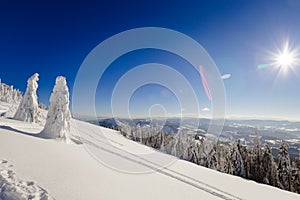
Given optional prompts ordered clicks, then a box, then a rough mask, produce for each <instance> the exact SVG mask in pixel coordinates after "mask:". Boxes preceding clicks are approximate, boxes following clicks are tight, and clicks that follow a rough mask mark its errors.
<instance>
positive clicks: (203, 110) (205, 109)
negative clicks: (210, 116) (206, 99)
mask: <svg viewBox="0 0 300 200" xmlns="http://www.w3.org/2000/svg"><path fill="white" fill-rule="evenodd" d="M201 111H202V112H208V111H210V109H209V108H207V107H205V108H202V110H201Z"/></svg>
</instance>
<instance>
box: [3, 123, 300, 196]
mask: <svg viewBox="0 0 300 200" xmlns="http://www.w3.org/2000/svg"><path fill="white" fill-rule="evenodd" d="M42 129H43V127H42V126H40V125H37V124H28V123H25V122H21V121H16V120H12V119H6V118H0V160H5V161H8V163H10V164H12V165H13V168H11V169H10V170H13V173H14V174H16V176H17V177H18V178H20V180H26V181H27V182H28V181H29V182H30V181H34V183H35V184H36V187H37V188H40V191H43V190H42V188H43V189H45V190H46V191H47V192H48V193H49V196H51V197H53V198H55V199H63V200H64V199H131V200H132V199H172V200H173V199H265V198H267V199H299V198H300V196H299V195H298V194H294V193H291V192H287V191H283V190H280V189H278V188H274V187H270V186H267V185H262V184H257V183H255V182H253V181H248V180H245V179H242V178H239V177H235V176H231V175H227V174H223V173H219V172H217V171H214V170H210V169H207V168H204V167H201V166H197V165H195V164H192V163H189V162H186V161H182V160H178V159H176V158H174V157H172V156H169V155H166V154H163V153H160V152H157V151H155V150H153V149H151V148H148V147H146V146H143V145H140V144H138V143H136V142H133V141H131V140H128V139H126V138H124V137H123V136H122V135H120V134H119V133H118V132H116V131H113V130H109V129H105V128H103V127H99V126H96V125H92V124H89V123H86V122H82V121H77V120H72V122H71V132H72V133H73V134H78V133H80V137H81V140H82V141H83V142H84V143H86V144H89V151H87V149H86V146H85V145H75V144H66V143H63V142H59V141H56V140H49V139H48V140H47V139H43V138H38V137H35V135H36V134H37V133H39V132H40V131H41V130H42ZM106 138H108V139H106ZM91 147H93V148H92V149H91ZM91 152H93V153H94V155H98V156H97V158H98V160H97V159H95V156H91V154H90V153H91ZM99 158H101V159H99ZM166 161H167V163H168V164H166ZM132 169H135V170H136V172H148V173H133V171H132ZM122 170H123V172H122ZM128 172H129V173H128ZM0 193H1V190H0Z"/></svg>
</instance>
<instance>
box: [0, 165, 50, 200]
mask: <svg viewBox="0 0 300 200" xmlns="http://www.w3.org/2000/svg"><path fill="white" fill-rule="evenodd" d="M0 188H1V191H0V199H5V200H10V199H11V200H14V199H24V200H25V199H31V200H39V199H43V200H51V199H53V198H52V197H51V196H50V195H49V194H48V193H47V191H46V190H44V189H43V188H41V187H40V186H38V185H37V184H36V183H35V182H34V181H24V180H20V179H19V178H18V177H17V176H16V173H15V172H14V170H13V165H11V164H10V163H9V162H8V161H7V160H0Z"/></svg>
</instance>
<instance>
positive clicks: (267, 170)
mask: <svg viewBox="0 0 300 200" xmlns="http://www.w3.org/2000/svg"><path fill="white" fill-rule="evenodd" d="M262 169H263V172H262V174H263V182H264V183H266V184H269V185H272V186H277V185H278V173H277V166H276V163H275V162H274V158H273V155H272V151H271V148H270V146H269V145H268V144H265V148H264V151H263V155H262Z"/></svg>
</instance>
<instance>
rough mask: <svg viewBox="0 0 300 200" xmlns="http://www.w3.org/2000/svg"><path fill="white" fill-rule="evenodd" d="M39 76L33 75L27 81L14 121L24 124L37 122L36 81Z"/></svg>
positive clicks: (38, 114)
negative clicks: (23, 122) (24, 122)
mask: <svg viewBox="0 0 300 200" xmlns="http://www.w3.org/2000/svg"><path fill="white" fill-rule="evenodd" d="M38 80H39V74H38V73H35V74H33V75H32V76H31V77H30V78H29V79H28V81H27V88H26V92H25V94H24V97H23V99H22V101H21V102H20V104H19V107H18V110H17V112H16V114H15V116H14V119H16V120H20V121H26V122H30V123H31V122H33V123H37V122H39V116H40V113H39V111H38V100H37V94H36V90H37V88H38V83H37V81H38Z"/></svg>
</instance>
